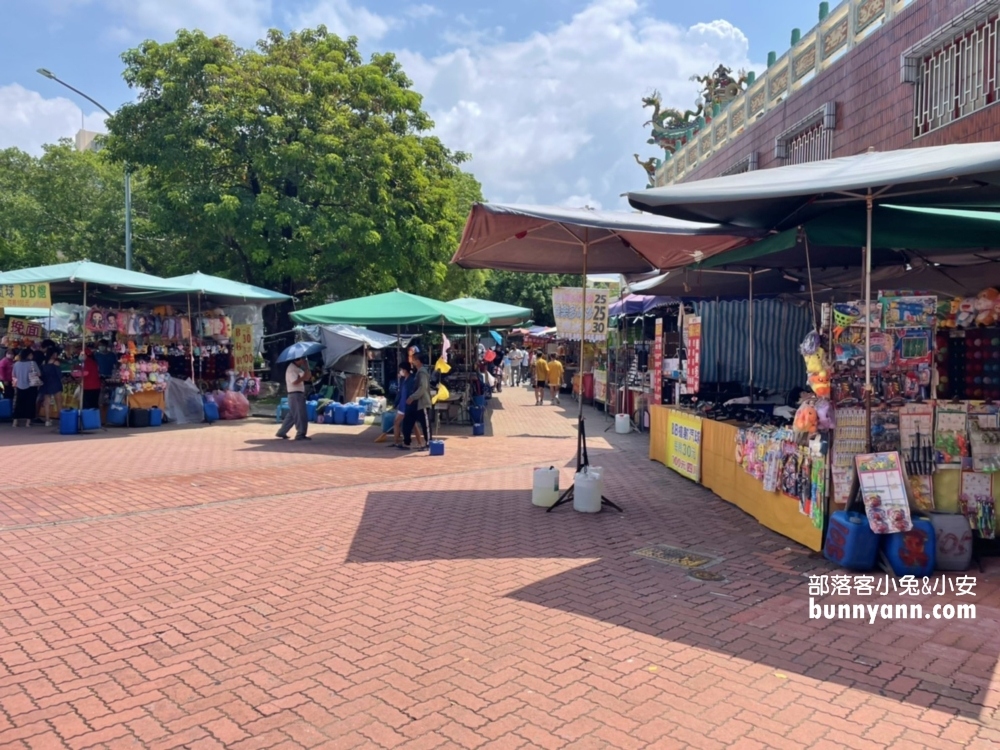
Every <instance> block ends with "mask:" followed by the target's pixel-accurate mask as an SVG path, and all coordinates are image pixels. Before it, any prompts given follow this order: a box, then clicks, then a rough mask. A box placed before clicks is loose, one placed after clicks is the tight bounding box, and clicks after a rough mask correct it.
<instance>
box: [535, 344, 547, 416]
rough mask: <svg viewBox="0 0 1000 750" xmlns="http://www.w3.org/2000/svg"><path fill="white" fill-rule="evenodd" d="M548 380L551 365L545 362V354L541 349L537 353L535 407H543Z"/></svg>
mask: <svg viewBox="0 0 1000 750" xmlns="http://www.w3.org/2000/svg"><path fill="white" fill-rule="evenodd" d="M548 379H549V363H548V362H546V361H545V353H544V352H543V351H542V350H541V349H539V350H538V351H536V352H535V406H541V405H542V402H543V401H544V400H545V388H546V386H547V385H548Z"/></svg>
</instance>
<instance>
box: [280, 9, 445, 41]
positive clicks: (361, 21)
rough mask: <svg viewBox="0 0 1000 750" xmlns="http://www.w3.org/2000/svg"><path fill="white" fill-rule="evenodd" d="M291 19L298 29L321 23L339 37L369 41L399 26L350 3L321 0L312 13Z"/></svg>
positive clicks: (310, 10) (307, 11) (394, 20)
mask: <svg viewBox="0 0 1000 750" xmlns="http://www.w3.org/2000/svg"><path fill="white" fill-rule="evenodd" d="M427 7H430V6H427ZM289 20H290V21H291V25H292V27H293V28H296V29H301V28H313V27H316V26H319V25H320V24H322V25H324V26H326V28H327V29H329V30H330V31H332V32H333V33H334V34H337V35H338V36H341V37H348V36H356V37H358V39H360V40H362V41H366V42H375V41H378V40H379V39H381V38H382V37H384V36H385V35H386V34H388V33H389V32H390V31H391V30H392V29H394V28H398V27H399V25H400V24H399V21H398V20H397V19H395V18H391V17H389V16H380V15H378V14H377V13H372V12H371V11H370V10H368V9H367V8H363V7H359V6H355V5H353V4H352V3H351V2H350V0H319V2H317V3H316V4H315V5H314V6H312V7H311V8H310V9H309V10H306V11H304V12H302V13H299V14H298V15H296V16H294V17H293V18H290V19H289Z"/></svg>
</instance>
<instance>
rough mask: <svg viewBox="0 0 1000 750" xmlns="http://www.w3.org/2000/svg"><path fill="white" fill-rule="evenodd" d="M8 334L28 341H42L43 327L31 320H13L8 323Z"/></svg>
mask: <svg viewBox="0 0 1000 750" xmlns="http://www.w3.org/2000/svg"><path fill="white" fill-rule="evenodd" d="M7 334H8V335H10V336H19V337H21V338H26V339H40V338H41V337H42V326H41V325H40V324H39V323H32V322H31V321H30V320H21V319H20V318H11V319H10V320H9V321H7Z"/></svg>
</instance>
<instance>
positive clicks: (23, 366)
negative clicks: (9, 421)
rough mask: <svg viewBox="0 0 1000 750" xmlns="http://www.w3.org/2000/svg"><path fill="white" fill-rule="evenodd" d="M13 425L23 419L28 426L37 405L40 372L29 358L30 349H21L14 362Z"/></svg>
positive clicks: (40, 379) (40, 382)
mask: <svg viewBox="0 0 1000 750" xmlns="http://www.w3.org/2000/svg"><path fill="white" fill-rule="evenodd" d="M13 379H14V390H15V392H16V393H15V396H14V426H15V427H17V423H18V422H19V421H20V420H22V419H23V420H24V426H25V427H30V426H31V421H32V420H33V419H34V418H35V409H36V408H37V406H38V387H39V386H40V385H41V384H42V373H41V371H40V370H39V369H38V365H36V364H35V361H34V360H33V359H32V358H31V350H30V349H22V350H21V353H20V354H19V355H18V357H17V361H16V362H15V363H14V372H13Z"/></svg>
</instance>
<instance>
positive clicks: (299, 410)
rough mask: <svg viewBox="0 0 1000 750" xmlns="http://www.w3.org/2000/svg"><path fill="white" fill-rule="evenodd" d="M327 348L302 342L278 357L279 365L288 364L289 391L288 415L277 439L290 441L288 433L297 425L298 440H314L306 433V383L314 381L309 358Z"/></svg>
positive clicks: (287, 388)
mask: <svg viewBox="0 0 1000 750" xmlns="http://www.w3.org/2000/svg"><path fill="white" fill-rule="evenodd" d="M324 348H325V347H324V346H323V345H322V344H319V343H317V342H306V341H300V342H298V343H296V344H292V345H291V346H290V347H288V348H287V349H285V351H283V352H282V353H281V356H279V357H278V361H277V364H283V363H285V362H287V363H288V367H287V368H285V388H286V390H287V391H288V414H286V415H285V421H284V422H282V423H281V427H280V428H278V433H277V435H276V437H278V438H280V439H281V440H287V439H288V432H289V430H291V429H292V425H295V439H296V440H312V438H311V437H309V436H308V435H307V434H306V433H307V432H308V430H309V419H308V412H307V411H306V383H308V382H309V381H311V380H312V371H311V370H310V368H309V362H308V361H307V359H306V358H307V357H308V356H310V355H311V354H316V353H317V352H320V351H322V350H323V349H324Z"/></svg>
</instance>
